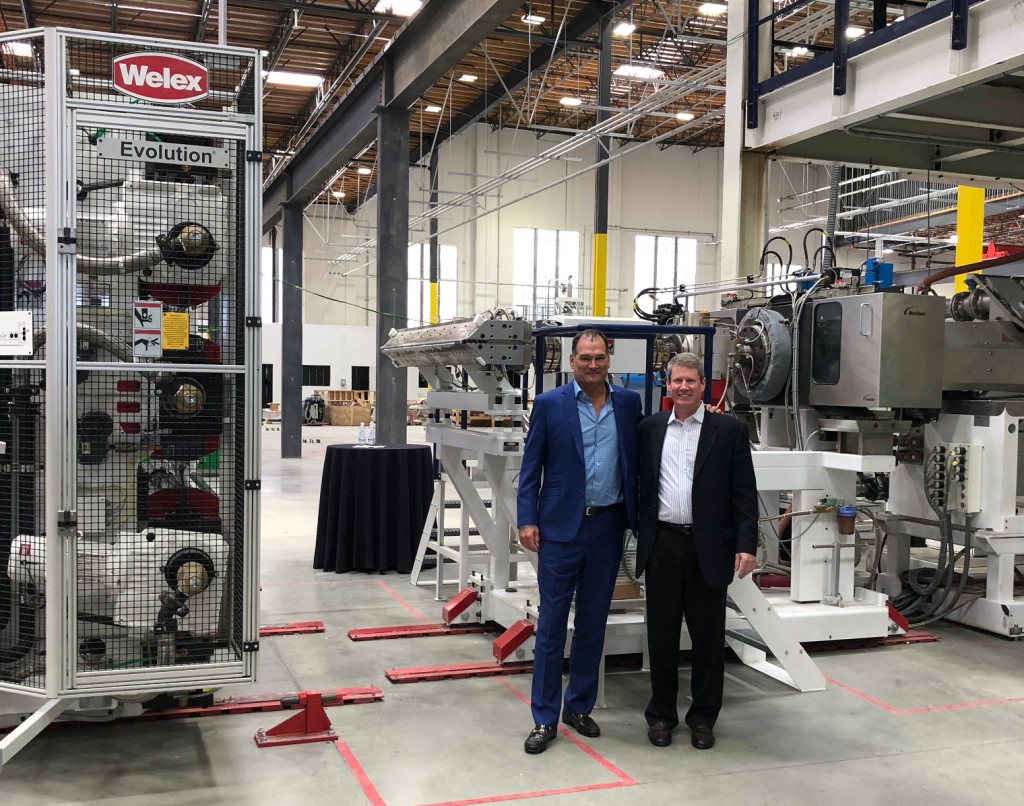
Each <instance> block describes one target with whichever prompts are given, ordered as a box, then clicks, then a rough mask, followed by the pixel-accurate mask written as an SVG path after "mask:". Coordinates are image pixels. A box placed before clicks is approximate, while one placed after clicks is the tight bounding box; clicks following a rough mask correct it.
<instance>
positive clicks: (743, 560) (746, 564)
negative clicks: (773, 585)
mask: <svg viewBox="0 0 1024 806" xmlns="http://www.w3.org/2000/svg"><path fill="white" fill-rule="evenodd" d="M756 564H757V558H756V557H755V556H754V555H753V554H747V553H746V552H743V551H738V552H736V565H735V569H736V576H737V577H738V578H739V579H743V577H745V576H746V575H747V574H749V573H750V572H751V571H753V570H754V566H755V565H756Z"/></svg>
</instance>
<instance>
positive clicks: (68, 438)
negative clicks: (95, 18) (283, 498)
mask: <svg viewBox="0 0 1024 806" xmlns="http://www.w3.org/2000/svg"><path fill="white" fill-rule="evenodd" d="M15 39H17V40H20V41H27V42H30V43H38V44H39V45H41V46H42V51H43V53H44V54H45V64H44V65H43V67H42V69H41V73H40V74H39V79H40V81H39V83H40V85H41V86H42V88H43V90H42V92H43V93H44V98H43V103H44V104H45V128H46V137H45V146H44V149H45V150H44V154H45V163H46V178H45V183H46V184H45V198H46V200H47V204H46V209H45V220H44V226H43V228H42V229H43V231H44V232H46V233H48V234H49V235H50V237H47V238H46V253H45V265H46V320H47V322H48V328H47V330H48V332H47V337H46V345H47V350H46V357H45V359H40V360H36V359H31V360H28V361H24V360H17V361H14V360H10V359H7V360H0V365H2V366H3V367H5V368H10V369H19V370H24V369H26V368H29V369H36V370H45V372H46V377H47V378H48V379H50V381H51V383H50V385H49V393H48V394H47V396H46V403H45V417H46V435H45V458H46V476H45V502H42V503H41V505H40V507H41V509H44V510H45V527H46V532H45V534H46V535H47V537H46V538H41V539H43V540H45V546H46V553H45V574H46V584H45V601H46V608H45V612H46V616H45V650H46V655H45V658H46V660H45V664H46V666H45V684H44V685H42V686H35V685H21V684H17V683H11V682H0V701H4V700H6V702H5V705H12V704H13V705H14V706H15V707H16V708H21V707H22V706H25V707H26V708H27V709H29V710H31V709H32V708H34V709H35V710H34V713H32V714H31V716H29V717H28V718H27V719H25V720H24V721H23V722H21V724H20V725H19V726H18V727H16V728H15V729H14V730H13V731H12V732H10V733H8V734H6V735H5V736H4V737H3V738H2V739H0V767H2V766H3V764H5V763H6V762H7V761H9V760H10V759H11V757H13V756H14V755H15V754H16V753H17V752H18V751H19V750H20V749H22V748H23V747H24V746H25V745H26V744H27V743H28V742H29V741H31V739H32V738H33V737H34V736H36V735H37V734H38V733H39V732H40V731H41V730H42V729H44V728H45V727H46V725H48V724H49V723H50V722H52V721H53V720H54V719H57V718H58V717H60V716H61V715H62V714H63V715H65V716H71V715H74V717H75V718H82V719H109V718H114V717H116V716H119V715H124V714H128V713H132V712H134V711H138V710H139V706H138V702H140V701H141V697H142V695H145V694H148V693H150V692H167V691H180V690H189V689H195V688H203V687H211V686H220V685H225V684H229V683H240V682H249V681H253V680H255V676H256V666H257V664H256V650H257V648H258V631H259V622H258V618H259V615H258V589H259V588H258V582H259V486H258V484H256V483H253V484H249V483H247V484H246V485H245V490H244V491H239V492H238V494H237V496H235V493H234V490H233V489H232V490H231V491H229V492H225V495H231V496H235V497H234V499H232V500H234V501H235V502H236V503H235V505H236V506H237V507H241V508H242V513H243V514H242V515H241V516H240V519H241V521H242V523H241V525H240V526H238V528H240V530H241V534H242V535H243V537H242V538H241V540H242V542H241V543H240V544H239V548H240V549H244V556H235V557H232V558H231V560H229V561H231V562H234V563H235V566H234V568H235V569H236V570H237V574H233V575H232V577H231V580H232V585H233V586H235V587H234V590H233V591H232V595H233V596H234V597H235V598H234V599H233V601H234V602H237V603H238V610H237V611H232V612H236V613H237V614H238V615H239V617H240V619H239V625H238V626H239V630H240V632H238V631H234V630H233V631H232V635H233V640H234V639H237V640H238V641H239V644H238V645H239V646H240V647H243V646H244V647H245V649H244V651H241V652H240V653H239V654H238V655H237V656H236V657H235V659H231V660H221V659H215V660H212V662H210V663H194V664H188V665H184V664H183V665H173V664H172V665H164V666H153V667H151V668H145V667H144V666H141V665H140V666H138V667H136V668H127V664H126V665H124V666H125V668H110V669H102V670H94V669H83V668H81V664H80V663H76V659H77V658H78V637H77V629H78V624H77V619H76V618H68V616H67V614H68V613H75V612H76V603H77V600H76V594H77V591H76V588H77V587H78V581H79V580H78V574H79V569H78V566H77V565H76V562H77V553H78V551H77V549H78V546H77V543H78V538H79V536H78V530H77V529H76V511H77V510H78V509H79V502H78V494H79V493H78V490H77V489H76V473H77V472H79V466H78V463H77V461H76V445H77V442H76V383H75V378H76V372H77V371H79V370H80V369H83V368H84V366H88V369H89V370H91V371H94V372H103V371H117V370H118V369H119V368H121V367H122V365H121V364H118V363H114V362H91V363H86V362H81V363H80V362H79V360H78V356H77V352H76V340H77V334H76V298H75V297H76V288H75V283H76V252H75V249H74V248H68V247H67V245H66V239H65V241H62V242H60V243H59V242H58V240H59V239H58V237H57V235H58V234H59V233H64V232H71V233H72V234H73V232H74V227H75V223H76V217H77V214H76V193H75V187H76V186H75V179H76V175H75V173H76V151H75V148H76V132H77V131H78V129H79V127H84V126H88V127H94V128H100V127H105V128H107V129H108V130H109V129H132V128H134V129H137V130H139V131H143V132H145V131H153V130H158V131H161V132H169V133H176V132H180V133H182V134H187V135H194V134H195V132H196V131H200V130H201V131H202V133H203V135H204V136H208V137H214V138H223V139H225V140H232V141H234V142H235V143H236V144H237V147H238V148H240V149H241V148H244V149H245V151H246V153H247V154H258V153H259V152H260V150H261V148H262V143H261V139H262V114H261V110H260V98H259V93H258V91H257V92H256V99H255V111H254V112H253V113H251V114H249V113H243V112H240V111H238V110H235V109H231V108H228V107H223V108H221V109H220V110H219V111H212V110H209V109H206V110H198V109H190V108H172V107H161V108H157V107H154V106H147V107H142V106H136V105H129V104H127V103H124V102H123V99H122V101H121V102H118V101H117V99H116V97H114V96H112V95H111V96H110V97H109V98H107V99H105V98H104V96H101V95H91V96H88V97H78V95H77V94H69V93H68V92H67V90H66V87H67V85H66V81H68V80H72V79H70V78H69V76H71V75H72V73H71V71H70V70H69V68H70V66H71V65H70V64H69V61H70V56H69V52H70V49H71V43H72V42H79V43H81V42H83V41H89V42H96V43H102V44H107V43H109V45H110V47H111V48H113V47H114V46H118V47H125V48H137V49H138V50H140V51H141V50H148V51H158V50H160V49H165V50H168V51H181V50H182V49H187V50H190V51H193V52H198V53H200V54H209V55H210V56H211V57H212V56H217V57H221V58H225V59H235V60H238V61H241V60H249V63H251V64H252V66H253V70H254V71H255V72H254V75H255V76H256V79H255V80H256V82H257V85H258V82H259V78H258V77H259V76H260V75H261V64H262V56H261V54H260V53H259V52H258V51H252V50H248V49H244V48H229V47H217V46H208V45H202V44H196V43H188V44H185V45H183V43H181V42H171V41H162V40H154V39H148V38H140V37H126V36H119V35H114V34H97V33H95V32H86V31H76V30H71V29H53V28H47V29H33V30H28V31H20V32H17V33H16V34H2V35H0V41H5V42H6V41H11V40H15ZM75 73H77V71H75ZM225 103H227V101H225ZM235 176H236V178H237V181H238V182H239V183H244V191H243V193H244V201H243V202H242V203H240V205H239V207H240V212H239V216H240V217H242V216H244V220H241V221H237V222H236V223H237V224H238V226H239V227H241V228H244V231H245V232H246V233H247V236H246V237H245V240H244V242H239V243H238V244H237V249H238V250H239V252H241V253H242V259H244V261H245V265H246V266H247V267H248V269H247V274H246V279H245V288H244V289H236V290H237V291H238V295H239V297H240V306H241V305H244V311H245V317H246V320H247V321H248V320H250V319H251V320H252V321H256V320H257V318H258V316H259V282H258V271H259V269H258V267H259V262H260V242H259V233H260V204H261V166H260V162H259V161H258V160H248V161H246V162H245V165H244V168H240V169H239V170H238V171H237V173H236V175H235ZM239 310H241V307H240V308H239ZM129 318H130V311H129ZM239 329H240V331H241V332H242V334H241V335H240V336H239V341H240V342H241V343H242V345H243V346H244V355H245V357H246V360H245V363H244V364H234V363H231V360H232V359H230V358H228V363H224V364H216V365H215V366H214V365H202V366H199V365H195V366H193V365H189V364H178V365H176V366H177V367H182V366H185V367H187V368H188V369H189V371H190V372H196V373H203V372H216V373H221V374H223V375H225V376H227V375H231V376H232V377H233V382H234V383H235V385H236V388H237V389H238V391H239V394H241V395H244V400H245V401H246V404H247V405H246V406H245V414H244V423H239V425H238V427H239V429H244V437H243V439H244V440H245V443H246V447H245V449H244V451H240V453H241V454H242V455H238V456H237V459H236V460H234V462H235V464H234V465H233V468H234V469H237V468H238V467H239V463H240V466H241V471H240V472H241V473H242V474H243V475H244V478H245V479H247V480H254V482H255V480H256V479H258V478H259V472H260V470H259V456H260V454H259V449H258V439H259V433H260V422H259V411H258V408H257V407H256V404H255V401H258V399H259V379H258V374H257V369H258V367H259V365H260V334H259V329H258V328H257V327H253V326H248V325H246V326H245V327H244V330H242V326H241V325H240V326H239ZM129 366H130V367H132V369H133V371H137V372H140V373H143V372H159V371H161V370H163V371H167V369H166V365H162V364H158V363H147V364H138V365H137V366H138V368H137V369H136V365H135V364H131V363H129ZM227 528H230V529H232V530H234V529H235V528H236V524H235V522H234V521H233V519H232V520H231V521H230V522H229V523H228V526H227V527H226V529H227ZM225 550H226V549H225ZM226 561H227V560H226ZM218 590H219V589H218ZM224 595H225V598H226V597H227V595H228V594H226V593H225V594H224ZM225 612H227V611H226V610H225ZM119 697H123V699H119Z"/></svg>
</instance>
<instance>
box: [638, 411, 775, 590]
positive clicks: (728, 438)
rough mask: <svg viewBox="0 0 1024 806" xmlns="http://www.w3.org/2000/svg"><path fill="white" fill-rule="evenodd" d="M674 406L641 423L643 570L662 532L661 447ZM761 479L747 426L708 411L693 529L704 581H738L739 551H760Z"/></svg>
mask: <svg viewBox="0 0 1024 806" xmlns="http://www.w3.org/2000/svg"><path fill="white" fill-rule="evenodd" d="M670 413H671V412H668V411H663V412H659V413H658V414H655V415H653V416H651V417H648V418H647V419H646V420H644V421H643V422H642V423H640V429H639V450H640V457H639V473H640V487H639V493H640V512H639V525H638V530H637V548H636V573H637V574H638V575H639V574H642V573H643V570H644V568H645V567H646V565H647V560H648V559H649V558H650V556H651V549H652V548H653V547H654V541H655V539H656V538H657V532H658V484H659V480H660V477H661V452H662V447H663V446H664V444H665V431H666V429H667V427H668V418H669V414H670ZM757 512H758V510H757V483H756V481H755V479H754V463H753V460H752V459H751V458H750V439H749V437H748V435H747V429H746V427H745V426H744V425H743V424H742V423H740V422H739V421H738V420H736V419H735V418H733V417H729V416H726V415H724V414H712V413H711V412H705V413H704V424H703V425H702V426H701V430H700V439H699V440H698V442H697V456H696V459H695V462H694V474H693V533H694V541H695V546H696V549H697V561H698V562H699V563H700V570H701V573H702V574H703V575H704V581H705V582H707V583H708V584H709V585H712V586H714V587H724V586H726V585H728V584H729V583H730V582H732V578H733V573H734V568H735V562H736V553H737V552H746V553H747V554H755V553H756V552H757Z"/></svg>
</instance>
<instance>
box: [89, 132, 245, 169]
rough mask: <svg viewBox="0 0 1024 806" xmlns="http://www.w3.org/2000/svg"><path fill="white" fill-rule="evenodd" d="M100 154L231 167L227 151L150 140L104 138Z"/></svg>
mask: <svg viewBox="0 0 1024 806" xmlns="http://www.w3.org/2000/svg"><path fill="white" fill-rule="evenodd" d="M96 152H97V153H98V154H99V155H100V157H101V158H103V159H107V160H129V161H131V162H169V163H172V164H174V165H197V166H200V167H204V168H227V167H228V164H229V163H228V160H229V155H228V150H227V149H226V148H211V147H210V146H194V145H183V144H181V143H161V142H152V141H149V140H119V139H118V138H116V137H101V138H100V140H99V142H98V143H97V144H96Z"/></svg>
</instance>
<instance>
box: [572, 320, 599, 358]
mask: <svg viewBox="0 0 1024 806" xmlns="http://www.w3.org/2000/svg"><path fill="white" fill-rule="evenodd" d="M584 338H586V339H600V340H601V341H602V342H604V351H605V352H606V353H607V352H608V337H607V336H605V335H604V333H602V332H601V331H600V330H598V329H597V328H596V327H589V328H587V329H586V330H581V331H580V332H579V333H577V334H576V335H575V336H573V337H572V354H573V355H576V345H578V344H579V343H580V339H584Z"/></svg>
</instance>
